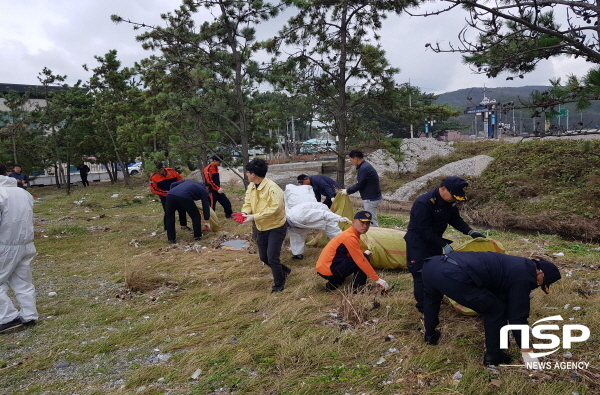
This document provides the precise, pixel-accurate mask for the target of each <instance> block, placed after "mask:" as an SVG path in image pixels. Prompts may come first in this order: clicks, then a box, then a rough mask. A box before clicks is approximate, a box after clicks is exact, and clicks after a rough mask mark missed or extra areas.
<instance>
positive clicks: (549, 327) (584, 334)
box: [500, 315, 590, 358]
mask: <svg viewBox="0 0 600 395" xmlns="http://www.w3.org/2000/svg"><path fill="white" fill-rule="evenodd" d="M562 320H563V319H562V317H561V316H560V315H553V316H552V317H547V318H542V319H541V320H538V321H536V322H534V323H533V326H532V327H531V328H530V327H529V325H504V326H503V327H502V329H500V348H501V349H507V348H508V331H510V330H513V331H515V330H517V331H521V342H522V344H521V345H520V346H521V348H524V349H527V348H530V347H529V330H530V329H531V335H532V336H533V337H534V338H536V339H538V340H550V343H536V344H533V348H535V349H537V350H551V349H553V350H552V351H547V352H538V353H534V352H530V353H529V356H530V357H532V358H538V357H544V356H546V355H550V354H552V353H554V352H556V351H558V349H559V348H560V337H559V336H558V335H556V334H552V333H544V332H545V331H558V330H560V328H559V326H558V325H556V324H544V325H538V324H539V323H540V322H545V321H562ZM589 337H590V330H589V328H588V327H587V326H585V325H580V324H574V325H563V327H562V345H563V348H571V344H573V343H576V342H584V341H586V340H587V339H589Z"/></svg>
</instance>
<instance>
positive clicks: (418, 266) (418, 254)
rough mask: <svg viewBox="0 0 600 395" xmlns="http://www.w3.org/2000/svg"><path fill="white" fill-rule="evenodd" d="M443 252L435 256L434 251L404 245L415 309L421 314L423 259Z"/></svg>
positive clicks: (423, 288)
mask: <svg viewBox="0 0 600 395" xmlns="http://www.w3.org/2000/svg"><path fill="white" fill-rule="evenodd" d="M442 253H443V251H442V250H441V249H440V251H439V252H438V253H437V254H436V253H435V252H434V251H431V249H430V248H428V249H423V248H417V247H414V246H411V245H410V244H408V243H407V245H406V262H407V265H406V266H407V267H408V271H409V272H410V274H411V275H412V278H413V295H414V297H415V300H416V301H417V303H416V304H415V307H416V308H417V310H419V311H420V312H421V313H422V312H423V299H424V298H425V287H424V286H423V279H422V278H421V270H422V269H423V262H424V261H425V259H427V258H430V257H432V256H434V255H439V254H442Z"/></svg>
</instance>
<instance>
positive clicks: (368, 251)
mask: <svg viewBox="0 0 600 395" xmlns="http://www.w3.org/2000/svg"><path fill="white" fill-rule="evenodd" d="M372 253H373V252H372V251H371V250H365V252H363V254H365V255H366V256H369V255H371V254H372Z"/></svg>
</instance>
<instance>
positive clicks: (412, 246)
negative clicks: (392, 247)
mask: <svg viewBox="0 0 600 395" xmlns="http://www.w3.org/2000/svg"><path fill="white" fill-rule="evenodd" d="M448 225H452V226H453V227H454V228H455V229H456V230H458V231H459V232H462V233H464V234H468V233H469V232H470V231H471V227H470V226H469V225H467V224H466V223H465V221H464V220H463V219H462V218H461V216H460V214H459V212H458V208H456V205H455V204H454V203H449V202H446V201H445V200H444V199H442V197H441V196H440V192H439V189H438V188H436V189H434V190H432V191H429V192H427V193H424V194H423V195H421V196H419V197H418V198H417V199H416V200H415V202H414V203H413V205H412V208H411V209H410V220H409V222H408V231H407V232H406V235H405V236H404V240H406V261H407V262H408V270H409V271H410V272H411V274H412V276H413V292H414V296H415V300H416V301H417V305H416V306H417V309H419V311H420V312H423V292H424V291H423V281H422V279H421V268H422V267H423V260H424V259H427V258H429V257H432V256H434V255H440V254H442V252H443V251H442V247H444V246H445V245H446V244H450V243H452V241H450V240H447V239H444V238H443V237H442V235H443V234H444V232H445V231H446V229H447V228H448Z"/></svg>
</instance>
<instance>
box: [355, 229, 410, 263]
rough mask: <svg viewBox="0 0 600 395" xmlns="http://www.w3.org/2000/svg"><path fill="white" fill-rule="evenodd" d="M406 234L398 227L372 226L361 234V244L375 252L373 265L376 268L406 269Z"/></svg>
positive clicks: (363, 248) (372, 259) (363, 247)
mask: <svg viewBox="0 0 600 395" xmlns="http://www.w3.org/2000/svg"><path fill="white" fill-rule="evenodd" d="M405 234H406V232H402V231H401V230H397V229H387V228H370V229H369V231H368V232H367V233H365V234H364V235H361V236H360V246H361V249H362V250H363V251H364V250H370V251H371V252H372V253H373V254H372V255H371V265H372V266H373V267H374V268H375V269H406V242H405V241H404V235H405Z"/></svg>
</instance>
